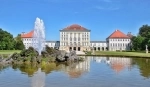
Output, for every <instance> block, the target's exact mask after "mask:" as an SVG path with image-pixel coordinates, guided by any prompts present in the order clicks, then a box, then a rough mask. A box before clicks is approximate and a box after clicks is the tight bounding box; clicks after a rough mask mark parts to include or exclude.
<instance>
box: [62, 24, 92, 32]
mask: <svg viewBox="0 0 150 87" xmlns="http://www.w3.org/2000/svg"><path fill="white" fill-rule="evenodd" d="M70 30H71V31H89V30H88V29H86V28H84V27H82V26H81V25H78V24H72V25H70V26H68V27H66V28H64V29H63V31H70Z"/></svg>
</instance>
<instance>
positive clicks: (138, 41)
mask: <svg viewBox="0 0 150 87" xmlns="http://www.w3.org/2000/svg"><path fill="white" fill-rule="evenodd" d="M143 41H144V37H141V36H140V35H138V36H137V37H133V41H132V45H133V49H134V50H142V43H143Z"/></svg>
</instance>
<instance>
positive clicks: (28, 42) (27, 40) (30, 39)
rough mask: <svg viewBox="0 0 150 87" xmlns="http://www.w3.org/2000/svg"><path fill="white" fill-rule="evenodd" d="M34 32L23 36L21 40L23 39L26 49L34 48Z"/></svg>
mask: <svg viewBox="0 0 150 87" xmlns="http://www.w3.org/2000/svg"><path fill="white" fill-rule="evenodd" d="M33 32H34V31H31V32H29V33H23V34H21V38H22V41H23V44H24V46H25V48H26V49H28V48H29V47H30V46H32V43H33Z"/></svg>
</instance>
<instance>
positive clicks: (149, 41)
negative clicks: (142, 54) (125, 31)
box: [131, 25, 150, 51]
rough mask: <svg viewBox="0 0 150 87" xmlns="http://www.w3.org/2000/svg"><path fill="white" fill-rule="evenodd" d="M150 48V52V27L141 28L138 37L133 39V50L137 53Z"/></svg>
mask: <svg viewBox="0 0 150 87" xmlns="http://www.w3.org/2000/svg"><path fill="white" fill-rule="evenodd" d="M146 45H147V46H148V50H150V26H149V25H143V26H142V27H140V28H139V32H138V35H136V36H133V37H132V38H131V49H132V50H135V51H144V50H145V49H146Z"/></svg>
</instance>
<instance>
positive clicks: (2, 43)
mask: <svg viewBox="0 0 150 87" xmlns="http://www.w3.org/2000/svg"><path fill="white" fill-rule="evenodd" d="M24 48H25V47H24V44H23V42H22V39H21V34H18V36H17V37H13V35H12V34H11V33H9V32H7V31H5V30H3V29H2V28H0V50H23V49H24Z"/></svg>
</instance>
